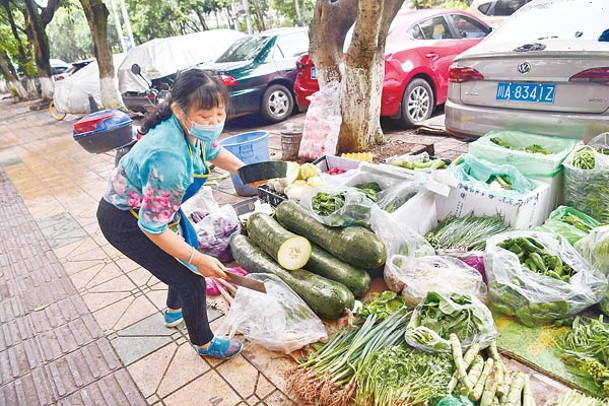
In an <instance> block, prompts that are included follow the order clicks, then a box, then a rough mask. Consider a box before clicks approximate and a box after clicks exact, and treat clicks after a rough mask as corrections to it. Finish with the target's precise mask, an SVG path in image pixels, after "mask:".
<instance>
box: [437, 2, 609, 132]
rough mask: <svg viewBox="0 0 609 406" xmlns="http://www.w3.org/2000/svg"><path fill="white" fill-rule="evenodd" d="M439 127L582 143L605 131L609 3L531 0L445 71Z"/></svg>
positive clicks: (608, 105) (608, 127)
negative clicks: (511, 132) (443, 119)
mask: <svg viewBox="0 0 609 406" xmlns="http://www.w3.org/2000/svg"><path fill="white" fill-rule="evenodd" d="M449 77H450V78H449V81H450V83H449V88H448V100H447V102H446V107H445V112H446V129H447V130H448V131H449V132H450V133H452V134H454V135H458V136H459V135H461V136H466V137H472V136H481V135H484V134H486V133H487V132H489V131H491V130H495V129H510V130H519V131H524V132H529V133H535V134H542V135H552V136H560V137H567V138H580V139H583V140H589V139H591V138H592V137H594V136H595V135H597V134H599V133H602V132H606V131H609V0H537V1H533V2H531V3H529V4H527V5H525V6H524V7H522V8H521V9H519V10H518V11H517V12H516V13H514V14H513V15H512V16H511V17H510V18H509V19H508V20H507V21H505V22H504V23H503V24H502V25H501V26H500V27H499V28H498V29H497V30H496V31H494V32H492V33H491V34H490V35H489V36H488V37H487V38H486V39H485V40H483V41H482V42H480V43H479V44H478V45H476V46H474V47H472V48H470V49H469V50H467V51H465V52H464V53H463V54H461V55H459V56H458V57H457V58H455V61H454V63H453V65H452V66H451V68H450V71H449Z"/></svg>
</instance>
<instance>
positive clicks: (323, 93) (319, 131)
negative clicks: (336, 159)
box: [298, 82, 343, 159]
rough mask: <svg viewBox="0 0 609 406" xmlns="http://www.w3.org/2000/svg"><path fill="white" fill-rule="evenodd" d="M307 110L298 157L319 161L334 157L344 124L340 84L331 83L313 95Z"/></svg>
mask: <svg viewBox="0 0 609 406" xmlns="http://www.w3.org/2000/svg"><path fill="white" fill-rule="evenodd" d="M309 99H310V100H311V104H310V105H309V108H308V110H307V115H306V118H305V124H304V129H303V130H302V140H301V141H300V149H299V150H298V157H299V158H302V159H317V158H320V157H322V156H324V155H334V154H335V153H336V145H337V144H338V134H339V133H340V126H341V124H342V122H343V118H342V115H341V109H340V83H339V82H330V83H328V84H327V85H326V86H325V87H323V88H322V89H321V90H320V91H318V92H316V93H314V94H312V95H311V96H310V97H309Z"/></svg>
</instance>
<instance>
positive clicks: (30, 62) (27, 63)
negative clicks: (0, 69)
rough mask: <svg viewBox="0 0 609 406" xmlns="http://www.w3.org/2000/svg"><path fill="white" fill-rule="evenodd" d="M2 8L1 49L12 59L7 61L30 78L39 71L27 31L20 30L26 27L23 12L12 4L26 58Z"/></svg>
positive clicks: (0, 19)
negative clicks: (23, 56)
mask: <svg viewBox="0 0 609 406" xmlns="http://www.w3.org/2000/svg"><path fill="white" fill-rule="evenodd" d="M0 10H1V12H0V51H3V52H4V53H6V55H7V56H8V58H9V59H10V60H9V61H7V62H9V63H11V64H12V65H13V66H14V67H15V69H16V70H17V73H18V74H19V75H22V76H27V77H30V78H32V77H35V76H36V75H37V72H36V65H35V64H34V59H33V57H32V47H31V46H30V44H29V43H28V40H27V37H26V35H25V33H24V32H22V31H19V29H23V28H24V27H25V22H24V18H23V14H21V12H20V11H19V9H17V8H16V7H14V6H13V5H11V10H12V15H13V19H14V20H15V24H16V25H17V27H18V28H17V29H18V31H17V33H18V35H19V38H20V40H21V45H22V47H23V51H24V52H25V59H23V58H22V56H21V52H20V50H19V41H17V39H16V38H15V36H14V35H13V32H12V30H11V26H10V24H9V20H8V17H7V14H6V10H5V9H4V8H2V9H0Z"/></svg>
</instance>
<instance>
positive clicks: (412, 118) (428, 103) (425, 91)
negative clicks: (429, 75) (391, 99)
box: [400, 78, 435, 128]
mask: <svg viewBox="0 0 609 406" xmlns="http://www.w3.org/2000/svg"><path fill="white" fill-rule="evenodd" d="M434 107H435V100H434V95H433V90H431V86H430V85H429V83H428V82H427V81H426V80H425V79H421V78H416V79H414V80H412V81H411V82H410V83H408V86H406V90H405V91H404V97H403V98H402V114H401V120H400V121H401V122H402V124H404V125H405V126H406V127H408V128H412V127H415V126H417V125H418V124H420V123H421V122H422V121H425V120H427V119H428V118H429V117H431V113H433V110H434Z"/></svg>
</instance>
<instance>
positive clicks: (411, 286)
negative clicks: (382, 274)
mask: <svg viewBox="0 0 609 406" xmlns="http://www.w3.org/2000/svg"><path fill="white" fill-rule="evenodd" d="M385 266H386V268H387V269H388V270H389V271H390V272H391V274H393V275H395V276H396V278H397V280H399V281H400V282H402V284H403V285H404V288H403V290H402V299H404V302H406V303H408V304H409V305H411V306H417V305H418V304H419V303H420V302H421V300H423V298H425V296H426V295H427V292H438V293H443V294H450V293H461V294H469V295H473V296H476V297H477V298H478V299H480V300H481V301H482V302H486V300H487V289H486V285H485V284H484V282H483V281H482V276H481V275H480V273H479V272H478V271H477V270H475V269H473V268H472V267H470V266H469V265H467V264H465V263H464V262H463V261H461V260H458V259H456V258H450V257H439V256H429V257H420V258H409V257H406V256H403V255H394V256H392V257H391V258H389V261H387V264H386V265H385Z"/></svg>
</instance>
